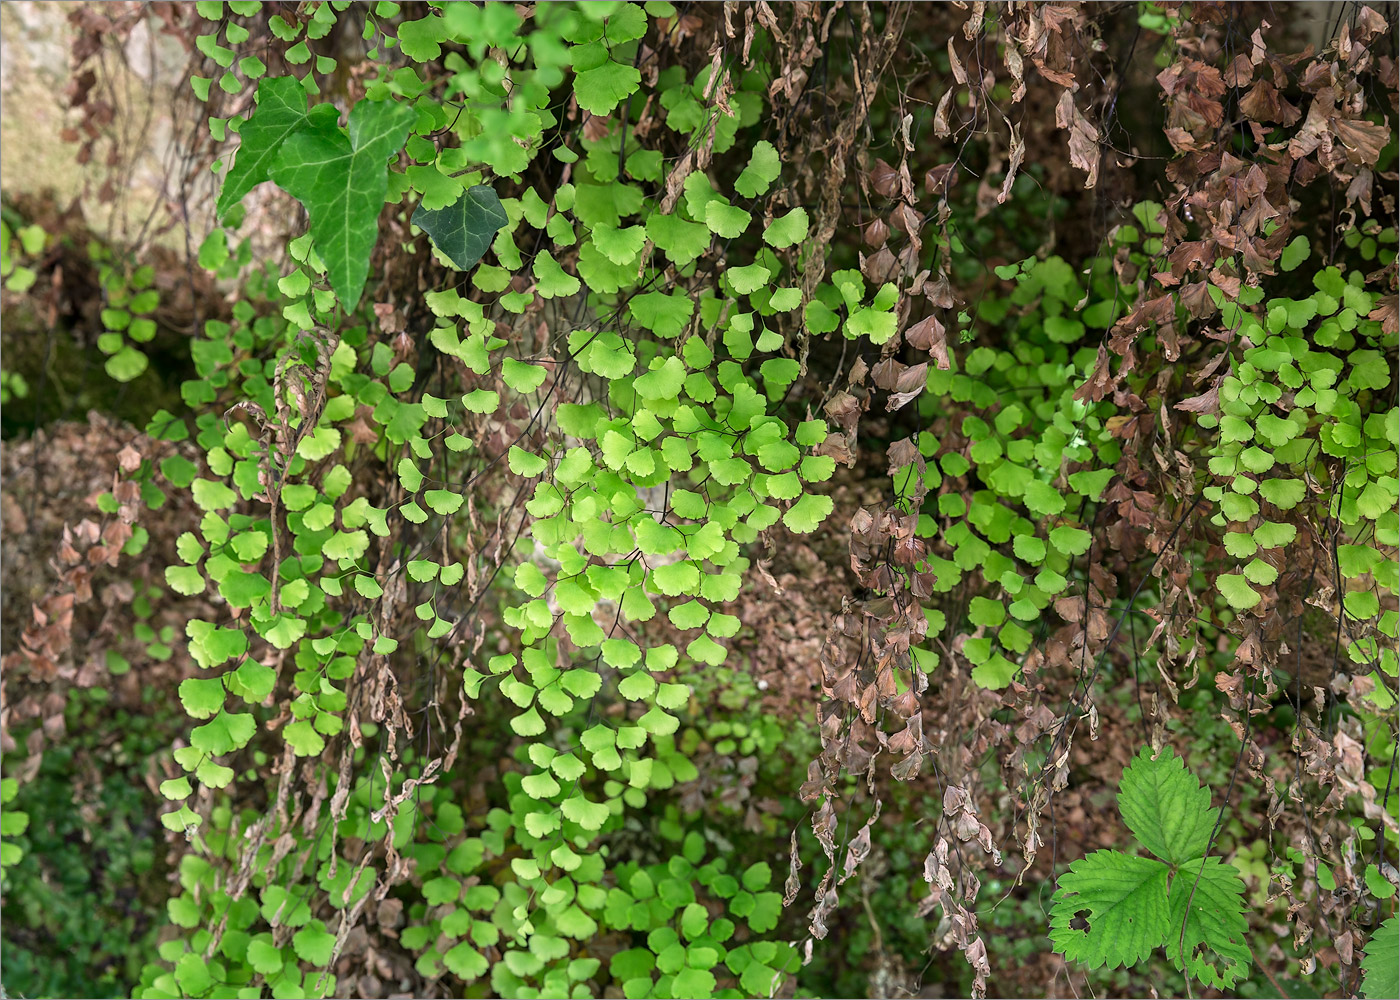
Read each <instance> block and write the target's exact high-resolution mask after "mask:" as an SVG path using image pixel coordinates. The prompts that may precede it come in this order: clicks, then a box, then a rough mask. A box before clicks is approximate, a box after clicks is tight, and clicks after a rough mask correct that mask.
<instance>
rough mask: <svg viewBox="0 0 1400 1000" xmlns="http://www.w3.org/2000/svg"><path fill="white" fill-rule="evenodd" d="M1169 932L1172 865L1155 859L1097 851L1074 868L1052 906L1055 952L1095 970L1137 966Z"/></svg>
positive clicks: (1051, 915)
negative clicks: (1169, 869)
mask: <svg viewBox="0 0 1400 1000" xmlns="http://www.w3.org/2000/svg"><path fill="white" fill-rule="evenodd" d="M1086 911H1087V914H1086ZM1076 918H1078V919H1079V920H1081V921H1084V922H1086V923H1087V926H1086V927H1084V928H1082V929H1081V928H1077V927H1074V926H1071V924H1073V923H1074V922H1075V921H1076ZM1167 929H1168V922H1167V866H1166V865H1164V864H1162V862H1160V861H1154V860H1152V859H1151V858H1133V857H1129V856H1127V855H1126V854H1120V853H1119V852H1117V851H1095V852H1094V853H1093V854H1091V855H1089V856H1088V857H1087V858H1081V859H1080V860H1079V861H1076V862H1074V864H1072V865H1070V870H1069V871H1068V872H1066V873H1065V874H1064V875H1063V876H1062V877H1061V878H1060V887H1059V888H1058V889H1057V890H1056V891H1055V895H1054V898H1053V899H1052V900H1051V904H1050V940H1051V941H1053V942H1054V945H1055V950H1056V951H1058V952H1060V953H1061V954H1063V955H1064V956H1065V958H1068V959H1071V960H1073V961H1076V962H1083V963H1084V964H1085V965H1087V966H1088V967H1089V968H1091V969H1097V968H1098V967H1099V966H1101V965H1107V966H1108V967H1109V968H1110V969H1116V968H1118V967H1119V966H1120V965H1126V966H1131V965H1136V964H1137V963H1139V962H1141V961H1143V960H1144V959H1145V958H1147V957H1148V956H1149V955H1150V954H1151V953H1152V951H1153V950H1154V949H1155V948H1157V947H1159V946H1160V945H1161V944H1162V942H1163V940H1164V939H1165V938H1166V935H1167Z"/></svg>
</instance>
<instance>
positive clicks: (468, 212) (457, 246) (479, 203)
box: [413, 184, 510, 271]
mask: <svg viewBox="0 0 1400 1000" xmlns="http://www.w3.org/2000/svg"><path fill="white" fill-rule="evenodd" d="M509 221H510V220H509V219H508V218H507V217H506V210H505V207H504V206H503V205H502V204H501V199H500V197H499V196H498V195H497V194H496V191H495V189H494V188H492V187H490V186H489V185H486V184H477V185H476V186H474V187H469V188H467V189H466V190H465V191H463V192H462V194H461V195H460V196H459V197H458V198H457V200H456V201H454V202H453V203H452V204H451V205H448V206H447V207H446V208H439V209H429V208H424V207H423V205H422V203H421V202H420V203H419V205H418V208H417V209H416V210H415V211H414V213H413V224H414V225H415V226H417V227H418V228H419V229H421V230H423V232H425V233H427V234H428V239H430V240H432V241H433V246H435V247H437V249H438V250H439V251H441V252H442V255H443V256H444V257H446V258H447V259H448V260H450V261H451V262H452V266H453V267H455V268H456V269H457V270H459V271H470V270H471V269H472V268H473V267H475V266H476V263H477V261H479V260H481V258H482V256H483V255H484V254H485V253H486V251H487V250H488V249H490V247H491V241H492V240H493V239H494V238H495V236H496V232H497V231H498V230H500V229H501V228H502V227H504V226H505V225H506V224H507V223H508V222H509Z"/></svg>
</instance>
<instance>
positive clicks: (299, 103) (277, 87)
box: [215, 76, 340, 219]
mask: <svg viewBox="0 0 1400 1000" xmlns="http://www.w3.org/2000/svg"><path fill="white" fill-rule="evenodd" d="M257 100H258V106H257V109H256V110H255V111H254V112H253V114H252V117H250V118H249V119H248V120H247V121H246V122H244V123H243V127H242V128H241V129H240V130H239V132H238V152H237V154H236V155H235V157H234V161H233V166H231V167H229V171H228V174H227V175H225V177H224V184H223V188H222V189H221V190H220V191H219V201H218V205H217V206H216V209H215V211H216V213H217V215H218V217H219V218H220V219H222V218H223V217H224V216H225V215H227V214H228V211H229V209H231V208H233V206H234V205H237V204H238V203H239V202H240V201H242V200H243V196H244V195H246V194H247V193H248V192H249V191H251V190H253V188H255V187H257V186H258V185H259V184H261V183H262V182H263V181H265V180H268V178H269V176H270V171H271V169H272V165H273V164H274V163H275V162H276V161H277V154H278V152H279V151H280V150H281V149H282V142H283V141H284V140H285V139H286V138H287V137H288V136H290V135H292V134H293V133H294V132H297V131H299V130H301V129H302V128H306V127H309V128H312V129H321V128H331V127H333V126H334V125H335V122H336V120H337V119H338V118H339V117H340V112H339V110H337V109H336V107H335V105H334V104H330V103H326V104H318V105H316V106H315V107H314V108H311V109H310V110H309V111H308V110H307V107H306V91H305V90H303V89H302V86H301V81H299V80H298V79H297V78H296V77H292V76H278V77H272V78H270V79H264V80H261V81H259V83H258V98H257Z"/></svg>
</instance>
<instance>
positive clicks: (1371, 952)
mask: <svg viewBox="0 0 1400 1000" xmlns="http://www.w3.org/2000/svg"><path fill="white" fill-rule="evenodd" d="M1361 971H1362V974H1363V978H1362V981H1361V994H1362V996H1364V997H1366V998H1367V1000H1380V998H1381V997H1391V996H1400V993H1397V989H1400V918H1397V917H1391V918H1390V919H1389V920H1387V921H1385V923H1383V924H1381V925H1380V926H1379V927H1377V928H1376V929H1375V930H1374V931H1372V932H1371V937H1370V940H1368V941H1367V942H1366V956H1365V957H1364V958H1363V959H1362V960H1361Z"/></svg>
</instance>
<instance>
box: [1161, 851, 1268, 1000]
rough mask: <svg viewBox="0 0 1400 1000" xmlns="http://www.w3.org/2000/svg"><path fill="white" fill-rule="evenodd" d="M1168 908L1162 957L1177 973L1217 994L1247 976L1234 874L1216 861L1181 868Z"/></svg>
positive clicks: (1240, 885)
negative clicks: (1191, 978)
mask: <svg viewBox="0 0 1400 1000" xmlns="http://www.w3.org/2000/svg"><path fill="white" fill-rule="evenodd" d="M1198 876H1199V877H1198ZM1188 900H1189V901H1190V910H1189V912H1188V910H1187V901H1188ZM1167 908H1168V910H1169V911H1170V924H1169V928H1170V929H1169V930H1168V932H1167V942H1166V947H1167V955H1168V956H1169V957H1170V958H1171V960H1172V962H1173V963H1175V965H1176V967H1177V968H1178V969H1181V970H1182V971H1183V972H1187V973H1189V974H1190V975H1192V976H1195V977H1196V978H1197V979H1199V980H1200V981H1201V982H1202V983H1205V984H1206V985H1207V986H1211V987H1214V988H1217V989H1229V988H1230V987H1231V986H1233V985H1234V984H1235V983H1236V982H1238V981H1239V980H1240V979H1241V978H1242V977H1243V976H1244V975H1245V974H1246V973H1247V972H1248V971H1249V964H1250V953H1249V946H1248V945H1247V944H1246V943H1245V934H1246V933H1248V931H1249V922H1248V921H1247V920H1246V919H1245V916H1244V882H1243V881H1242V880H1241V879H1240V877H1239V869H1238V868H1236V867H1235V866H1234V865H1231V864H1226V863H1225V862H1224V861H1222V860H1221V859H1220V858H1197V859H1195V860H1193V861H1188V862H1186V863H1185V864H1183V865H1182V866H1181V868H1180V869H1178V870H1177V873H1176V875H1175V876H1174V877H1173V878H1172V885H1171V891H1170V893H1169V895H1168V900H1167ZM1212 953H1213V956H1212ZM1183 956H1185V962H1184V963H1183V961H1182V957H1183ZM1183 966H1184V967H1183Z"/></svg>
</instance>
